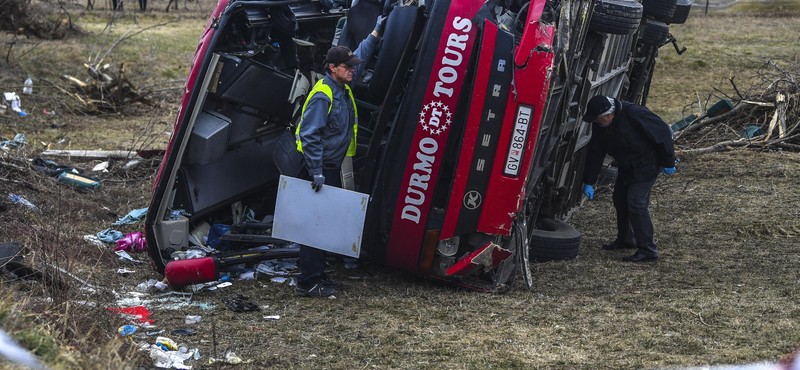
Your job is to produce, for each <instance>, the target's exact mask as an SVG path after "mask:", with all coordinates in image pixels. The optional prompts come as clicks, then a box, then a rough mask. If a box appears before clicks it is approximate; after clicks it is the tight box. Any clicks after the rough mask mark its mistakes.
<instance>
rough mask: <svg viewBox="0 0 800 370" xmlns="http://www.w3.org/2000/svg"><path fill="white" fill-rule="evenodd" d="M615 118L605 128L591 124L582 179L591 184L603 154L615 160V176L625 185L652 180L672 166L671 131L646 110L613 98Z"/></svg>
mask: <svg viewBox="0 0 800 370" xmlns="http://www.w3.org/2000/svg"><path fill="white" fill-rule="evenodd" d="M615 105H616V110H615V112H614V120H613V121H612V123H611V125H610V126H608V127H600V125H599V124H597V123H594V124H593V125H592V138H591V140H590V141H589V151H588V153H587V155H586V166H585V167H584V173H583V182H584V183H585V184H589V185H594V184H595V182H597V177H598V176H599V175H600V169H601V167H602V165H603V159H604V158H605V156H606V154H608V155H610V156H611V157H613V158H614V159H615V160H616V161H617V166H618V168H619V173H618V176H617V177H618V178H620V177H621V178H622V179H623V181H624V182H625V183H626V184H631V183H634V182H642V181H649V180H651V179H655V177H656V176H658V174H659V173H660V172H661V169H662V168H663V167H674V166H675V149H674V145H673V142H672V130H671V129H670V127H669V125H667V124H666V123H665V122H664V121H663V120H662V119H661V118H659V117H658V116H657V115H656V114H655V113H653V112H651V111H650V110H649V109H647V108H645V107H643V106H639V105H635V104H631V103H628V102H621V101H619V100H616V101H615Z"/></svg>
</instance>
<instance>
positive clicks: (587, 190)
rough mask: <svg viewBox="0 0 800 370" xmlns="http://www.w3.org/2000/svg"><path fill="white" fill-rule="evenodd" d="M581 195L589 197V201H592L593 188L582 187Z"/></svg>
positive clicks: (588, 186) (589, 186) (587, 185)
mask: <svg viewBox="0 0 800 370" xmlns="http://www.w3.org/2000/svg"><path fill="white" fill-rule="evenodd" d="M583 194H585V195H586V196H587V197H589V199H594V187H593V186H591V185H589V184H586V185H584V186H583Z"/></svg>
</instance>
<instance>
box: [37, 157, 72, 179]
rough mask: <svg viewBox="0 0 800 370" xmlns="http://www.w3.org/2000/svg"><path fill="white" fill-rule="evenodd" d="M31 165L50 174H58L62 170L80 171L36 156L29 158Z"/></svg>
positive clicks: (62, 171)
mask: <svg viewBox="0 0 800 370" xmlns="http://www.w3.org/2000/svg"><path fill="white" fill-rule="evenodd" d="M31 166H33V168H34V169H37V170H39V171H42V172H45V173H47V174H48V175H50V176H59V175H61V174H62V173H64V172H73V173H80V171H79V170H78V169H77V168H75V167H70V166H65V165H60V164H58V163H56V162H53V161H48V160H46V159H44V158H42V157H37V158H34V159H32V160H31Z"/></svg>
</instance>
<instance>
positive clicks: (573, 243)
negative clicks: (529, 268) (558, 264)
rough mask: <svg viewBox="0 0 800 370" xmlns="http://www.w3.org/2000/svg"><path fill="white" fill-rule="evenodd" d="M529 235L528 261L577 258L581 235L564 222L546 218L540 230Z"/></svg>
mask: <svg viewBox="0 0 800 370" xmlns="http://www.w3.org/2000/svg"><path fill="white" fill-rule="evenodd" d="M531 234H532V236H531V241H530V259H531V260H533V261H535V262H547V261H556V260H565V259H571V258H577V257H578V250H579V249H580V245H581V233H580V232H579V231H578V230H577V229H575V228H574V227H572V226H571V225H570V224H568V223H566V222H564V221H560V220H556V219H552V218H546V219H544V220H542V224H541V228H540V229H537V230H533V232H532V233H531Z"/></svg>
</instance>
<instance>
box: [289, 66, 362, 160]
mask: <svg viewBox="0 0 800 370" xmlns="http://www.w3.org/2000/svg"><path fill="white" fill-rule="evenodd" d="M322 81H323V80H319V81H317V83H316V84H314V88H313V89H311V92H310V93H309V94H308V97H307V98H306V102H305V103H303V110H302V111H301V112H300V123H298V124H297V129H296V130H295V131H294V137H295V139H296V141H297V151H298V152H300V153H302V152H303V143H302V142H300V125H301V124H303V118H304V116H305V113H306V107H307V106H308V102H309V101H311V97H313V96H314V94H316V93H318V92H321V93H323V94H325V95H326V96H327V97H328V99H330V101H331V104H330V105H328V114H330V113H331V108H332V107H333V90H331V87H330V86H328V85H326V84H324V83H323V82H322ZM344 89H345V90H347V95H349V96H350V101H351V102H353V112H354V113H355V118H356V122H355V123H353V138H351V139H350V146H349V147H347V156H348V157H352V156H354V155H356V137H357V135H358V109H357V108H356V99H355V98H354V97H353V90H350V86H347V84H345V85H344Z"/></svg>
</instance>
